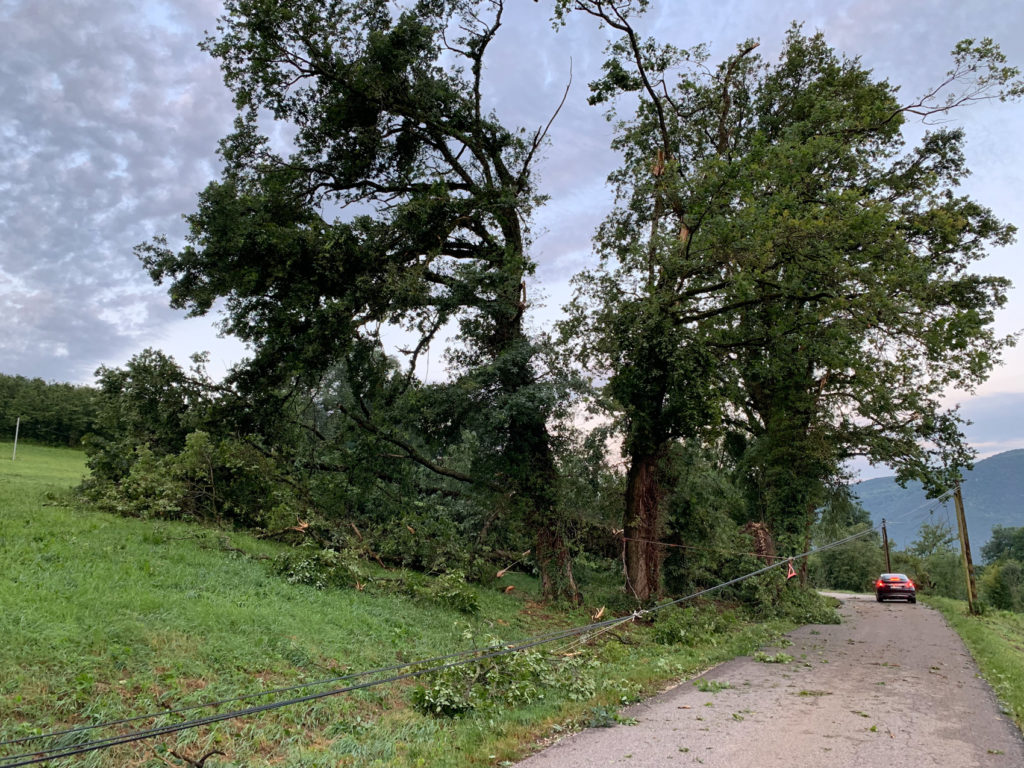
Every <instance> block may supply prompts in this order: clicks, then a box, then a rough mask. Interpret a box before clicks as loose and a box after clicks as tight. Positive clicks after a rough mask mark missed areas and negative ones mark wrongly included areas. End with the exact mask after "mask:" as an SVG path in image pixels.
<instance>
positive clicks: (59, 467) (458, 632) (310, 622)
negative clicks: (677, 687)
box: [0, 443, 789, 768]
mask: <svg viewBox="0 0 1024 768" xmlns="http://www.w3.org/2000/svg"><path fill="white" fill-rule="evenodd" d="M8 447H9V444H8ZM4 450H5V446H4V444H2V443H0V456H2V455H3V453H2V452H3V451H4ZM8 455H9V453H8ZM83 470H84V461H83V456H82V454H81V453H79V452H74V451H70V450H66V449H52V448H41V447H34V446H28V445H25V446H19V448H18V458H17V461H14V462H11V461H10V460H9V459H8V460H6V461H5V460H2V459H0V638H2V642H0V713H2V715H0V741H2V740H5V739H11V738H18V737H21V736H26V735H32V734H36V733H40V732H45V731H50V730H55V729H59V728H65V727H70V726H75V725H80V724H87V723H93V722H98V721H106V720H112V719H117V718H123V717H129V716H132V715H137V714H144V713H149V712H156V711H161V709H164V708H176V707H181V706H186V705H190V704H198V703H202V702H206V701H210V700H213V699H219V698H226V697H231V696H235V695H239V694H243V693H251V692H254V691H259V690H261V689H266V688H270V687H279V686H285V685H292V684H296V683H302V682H309V681H314V680H320V679H324V678H328V677H332V676H335V675H341V674H345V673H347V672H350V671H361V670H366V669H371V668H377V667H383V666H387V665H392V664H395V663H396V662H400V661H409V660H415V659H421V658H427V657H431V656H435V655H438V654H443V653H449V652H453V651H458V650H463V649H466V648H469V647H474V646H479V645H482V644H484V643H485V641H486V638H488V637H491V636H500V637H501V638H502V639H503V640H505V641H510V640H515V639H518V638H522V637H527V636H530V635H533V634H536V633H540V632H544V631H548V630H551V629H553V628H556V627H562V626H575V625H581V624H586V623H588V622H589V621H590V619H589V616H588V614H587V613H586V612H583V611H560V610H557V609H555V608H552V607H550V606H545V605H542V604H539V603H537V602H536V601H535V590H536V585H535V583H534V582H533V580H532V579H530V578H528V577H526V576H524V575H522V574H519V575H516V574H510V575H509V576H507V577H506V578H505V579H503V580H502V582H501V585H502V586H504V585H505V584H507V583H509V582H510V581H511V583H514V584H515V585H516V590H514V591H513V592H512V593H510V594H505V593H504V592H502V591H500V590H499V589H498V588H479V589H478V593H479V598H480V605H481V611H480V613H479V615H477V616H475V617H467V616H465V615H463V614H460V613H458V612H456V611H454V610H451V609H446V608H444V607H441V606H439V605H436V604H430V603H425V602H422V601H416V600H413V599H410V598H407V597H404V596H400V595H389V594H382V593H376V594H371V593H370V592H359V591H356V590H354V589H333V590H325V591H317V590H315V589H313V588H312V587H307V586H302V585H295V584H289V583H287V581H286V580H285V579H283V578H282V577H280V576H277V575H275V574H274V573H273V571H272V569H271V568H270V567H269V565H268V562H267V561H266V558H272V557H274V556H276V555H278V554H280V553H281V552H283V551H285V548H284V547H283V546H282V545H279V544H275V543H273V542H268V541H261V540H257V539H254V538H252V537H250V536H247V535H244V534H240V533H236V532H231V531H222V530H217V529H204V528H198V527H196V526H190V525H186V524H182V523H170V522H157V521H144V520H129V519H123V518H119V517H113V516H110V515H107V514H104V513H99V512H96V511H92V510H89V509H86V508H83V507H81V506H80V505H78V504H77V503H76V502H75V500H74V498H73V496H72V495H71V494H70V493H68V488H69V487H70V486H72V485H74V484H75V483H77V481H78V480H79V479H80V478H81V477H82V473H83ZM233 550H242V551H243V553H244V554H242V553H239V552H237V551H233ZM261 558H263V559H261ZM392 575H393V574H392ZM595 607H596V606H595ZM591 610H593V608H591ZM788 628H789V627H788V625H785V624H782V623H778V622H776V623H766V624H753V623H741V622H736V623H735V624H734V626H733V631H732V632H731V633H729V634H727V635H725V636H719V637H714V638H710V639H709V642H708V643H707V644H706V645H698V646H696V647H685V646H665V645H658V644H655V643H654V642H653V639H652V638H653V635H654V632H653V630H652V628H651V627H648V626H634V625H628V626H623V627H620V628H617V629H616V631H615V633H614V634H611V633H609V634H606V635H603V636H602V637H601V638H599V639H598V640H597V642H595V643H594V644H592V645H591V646H589V648H590V650H589V651H587V652H589V653H592V654H593V660H594V663H595V664H596V665H598V666H597V667H596V669H597V671H596V673H595V679H596V680H597V686H596V687H597V691H596V694H595V696H594V697H592V698H590V699H587V700H580V701H574V700H571V699H570V698H569V697H568V696H564V695H560V694H559V693H558V692H555V691H547V692H546V693H545V694H544V696H543V697H542V698H536V699H535V700H534V701H533V702H532V703H530V704H528V705H521V706H516V707H511V708H500V709H490V710H487V711H479V712H472V713H470V714H468V715H466V716H463V717H461V718H457V719H437V718H433V717H430V716H426V715H423V714H420V713H419V712H417V711H416V710H415V709H414V708H413V707H412V706H411V705H410V703H409V702H410V691H411V689H412V684H410V683H399V684H395V685H391V686H384V687H378V688H371V689H368V690H365V691H361V692H355V693H351V694H345V695H341V696H336V697H331V698H329V699H323V700H320V701H317V702H314V703H309V704H304V705H299V706H293V707H288V708H285V709H281V710H277V711H275V712H273V713H266V714H263V715H260V716H255V717H250V718H247V719H239V720H233V721H229V722H225V723H221V724H217V725H213V726H210V727H206V728H201V729H195V730H190V731H187V732H184V733H182V734H179V735H176V736H170V737H164V738H161V739H155V740H151V741H146V742H141V743H139V744H136V745H132V746H123V747H117V748H114V749H112V750H110V751H107V752H97V753H92V754H90V755H87V756H84V757H81V758H77V759H73V760H70V761H65V762H64V763H63V764H67V765H85V766H107V765H133V766H145V767H146V768H156V766H167V765H183V763H182V762H181V761H178V760H177V758H173V757H171V756H170V755H169V751H170V750H177V751H179V752H182V751H184V753H187V754H188V755H190V757H191V758H192V759H195V758H197V757H199V756H201V755H203V754H205V753H206V752H207V751H209V750H211V749H214V748H216V749H221V750H223V751H224V752H226V753H227V754H226V755H225V756H214V757H211V758H210V759H209V760H207V761H206V766H207V768H218V767H219V766H229V765H230V766H243V765H244V766H253V767H258V766H271V765H274V766H281V765H284V766H337V765H345V766H348V765H353V766H377V765H379V766H391V765H394V766H419V765H429V766H438V767H441V768H444V767H445V766H452V767H453V768H454V766H466V765H497V764H499V763H500V762H502V761H506V760H514V759H516V758H519V757H522V756H523V755H524V754H526V753H527V752H528V751H529V748H530V745H531V744H532V743H534V742H535V741H536V739H538V738H541V737H543V736H547V735H550V734H551V733H552V732H554V731H557V730H559V729H563V728H566V727H569V728H571V727H575V726H578V725H582V724H585V723H586V722H589V721H592V720H593V719H594V717H595V715H594V712H600V711H604V709H603V708H605V709H606V708H609V707H611V708H617V707H618V706H621V705H622V704H624V703H627V702H630V701H634V700H636V699H637V698H638V697H639V696H640V695H642V694H643V693H646V692H652V691H654V690H657V689H660V688H662V687H663V686H664V684H665V682H666V681H668V680H674V679H679V678H684V677H687V676H690V675H692V674H694V673H695V672H698V671H701V670H703V669H706V668H707V667H709V666H711V665H713V664H715V663H717V662H719V661H722V660H725V659H728V658H732V657H733V656H735V655H738V654H744V653H752V652H753V651H754V650H756V649H757V648H758V647H760V646H761V645H763V644H766V643H769V642H772V641H774V640H776V639H777V638H778V636H779V634H780V633H781V632H782V631H784V630H785V629H788ZM551 650H552V651H561V652H573V653H576V652H579V651H580V650H581V649H580V648H570V647H568V644H567V643H566V642H563V643H562V644H561V645H560V646H558V647H555V648H552V649H551ZM239 706H246V705H245V704H242V705H237V704H236V705H233V708H237V707H239ZM199 714H206V712H203V713H199ZM149 724H150V723H149V722H144V723H142V724H141V725H142V726H146V725H149ZM102 735H108V734H102ZM4 749H5V748H4V747H0V756H4V755H5V754H10V753H11V752H10V751H8V752H4ZM57 764H61V763H57Z"/></svg>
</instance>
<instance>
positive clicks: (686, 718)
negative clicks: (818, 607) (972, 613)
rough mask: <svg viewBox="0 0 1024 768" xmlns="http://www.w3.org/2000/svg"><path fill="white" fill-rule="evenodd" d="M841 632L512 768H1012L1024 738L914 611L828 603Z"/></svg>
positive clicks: (961, 658)
mask: <svg viewBox="0 0 1024 768" xmlns="http://www.w3.org/2000/svg"><path fill="white" fill-rule="evenodd" d="M837 597H841V598H842V600H843V607H842V608H841V609H840V612H841V614H842V617H843V623H842V624H840V625H835V626H833V625H828V626H823V625H814V626H807V627H802V628H801V629H799V630H797V631H796V632H793V633H791V634H790V635H789V636H788V637H789V639H790V640H791V641H792V645H789V646H786V647H780V648H777V649H765V652H766V653H768V654H771V655H774V654H775V653H776V652H777V651H782V652H783V653H785V654H788V655H790V656H792V657H793V660H792V661H790V662H789V663H765V662H761V661H755V660H754V659H753V658H751V657H749V656H748V657H743V658H739V659H734V660H733V661H730V662H727V663H725V664H722V665H720V666H718V667H715V668H714V669H712V670H710V671H708V672H707V673H705V674H704V675H703V676H702V678H703V679H704V680H707V681H708V682H709V683H710V682H711V681H715V682H718V683H728V684H729V687H728V688H724V689H722V690H719V691H717V692H711V691H710V690H709V691H706V692H701V691H700V690H699V689H698V687H697V685H696V684H695V683H694V682H692V681H691V682H686V683H683V684H681V685H679V686H677V687H675V688H673V689H672V690H670V691H668V692H666V693H664V694H662V695H660V696H658V697H656V698H654V699H650V700H648V701H645V702H643V703H642V704H638V705H636V706H633V707H629V708H627V709H625V710H623V711H622V716H623V717H624V718H635V719H636V721H637V722H636V725H616V726H614V727H612V728H591V729H588V730H586V731H583V732H581V733H577V734H574V735H572V736H568V737H566V738H564V739H562V740H561V741H559V742H557V743H555V744H554V745H552V746H550V747H548V748H547V749H545V750H544V751H542V752H538V753H537V754H535V755H533V756H532V757H530V758H528V759H527V760H525V761H523V762H521V763H519V764H518V765H519V766H520V768H548V767H553V766H558V768H574V767H575V766H599V765H622V766H631V768H650V767H652V766H659V767H660V766H689V765H703V766H717V767H719V768H798V767H799V766H829V767H832V766H835V767H836V768H930V767H931V766H936V768H939V767H941V768H973V767H975V766H986V767H987V766H997V767H999V768H1004V767H1005V768H1011V767H1012V768H1021V766H1024V740H1022V738H1021V734H1020V731H1018V730H1017V728H1016V726H1015V725H1014V724H1013V722H1012V721H1011V720H1010V719H1009V718H1008V717H1007V716H1006V715H1003V714H1001V711H1000V707H999V704H998V702H997V701H996V697H995V695H994V694H993V693H992V689H991V688H990V687H989V686H988V684H987V683H986V682H985V681H984V680H982V679H981V677H980V676H979V674H978V669H977V667H976V665H975V664H974V661H973V660H972V659H971V657H970V655H969V654H968V653H967V650H966V649H965V648H964V645H963V643H962V642H961V640H960V638H959V636H957V634H956V633H955V632H954V631H953V630H952V629H950V628H949V626H948V625H947V624H946V622H945V620H944V619H943V618H942V616H941V614H939V613H938V612H937V611H934V610H932V609H930V608H928V607H926V606H924V605H921V604H920V603H919V604H917V605H909V604H907V603H903V602H898V603H893V602H886V603H876V602H875V598H874V596H873V595H863V596H862V595H857V596H850V595H842V596H840V595H837Z"/></svg>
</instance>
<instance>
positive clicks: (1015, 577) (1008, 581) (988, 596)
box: [978, 560, 1024, 612]
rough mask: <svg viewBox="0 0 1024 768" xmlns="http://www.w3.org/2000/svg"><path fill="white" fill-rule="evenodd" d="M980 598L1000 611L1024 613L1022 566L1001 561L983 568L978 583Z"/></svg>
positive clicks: (1010, 561)
mask: <svg viewBox="0 0 1024 768" xmlns="http://www.w3.org/2000/svg"><path fill="white" fill-rule="evenodd" d="M978 587H979V591H980V593H981V594H980V597H981V599H982V600H984V601H985V602H986V603H988V604H989V605H991V606H992V607H993V608H997V609H999V610H1001V611H1017V612H1021V611H1024V565H1022V564H1021V563H1020V562H1019V561H1017V560H1003V561H1000V562H996V563H992V564H991V565H988V566H986V567H985V570H984V573H983V574H982V576H981V579H980V580H979V581H978Z"/></svg>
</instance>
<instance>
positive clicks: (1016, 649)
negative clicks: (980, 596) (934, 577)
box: [926, 596, 1024, 730]
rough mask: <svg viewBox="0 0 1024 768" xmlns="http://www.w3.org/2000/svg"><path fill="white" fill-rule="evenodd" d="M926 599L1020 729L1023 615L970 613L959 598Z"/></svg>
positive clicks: (1023, 688) (1022, 717)
mask: <svg viewBox="0 0 1024 768" xmlns="http://www.w3.org/2000/svg"><path fill="white" fill-rule="evenodd" d="M926 602H927V603H928V605H930V606H932V607H934V608H937V609H938V610H939V611H941V612H942V615H943V616H945V617H946V620H947V621H948V622H949V623H950V625H951V626H952V627H953V629H955V630H956V631H957V633H958V634H959V635H960V637H961V638H963V641H964V645H966V646H967V650H969V651H970V652H971V656H973V657H974V660H975V661H976V662H977V664H978V667H979V668H980V669H981V674H982V676H983V677H984V678H985V679H986V680H987V681H988V682H989V685H991V686H992V688H993V690H995V692H996V695H997V696H998V697H999V700H1000V702H1001V703H1002V705H1003V709H1004V711H1005V712H1006V713H1007V714H1009V715H1011V716H1012V717H1013V719H1014V722H1016V723H1017V727H1018V728H1020V729H1021V730H1024V615H1021V614H1019V613H1011V612H1009V611H998V610H995V609H994V608H987V609H986V610H985V613H984V614H983V615H981V616H971V615H970V614H969V613H968V612H967V603H966V602H964V601H963V600H950V599H948V598H945V597H934V596H930V597H928V598H926Z"/></svg>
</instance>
